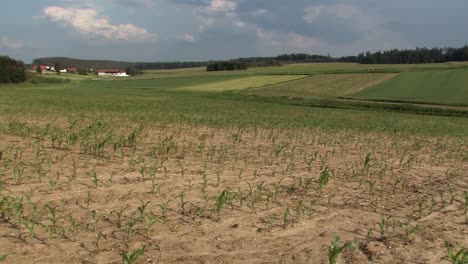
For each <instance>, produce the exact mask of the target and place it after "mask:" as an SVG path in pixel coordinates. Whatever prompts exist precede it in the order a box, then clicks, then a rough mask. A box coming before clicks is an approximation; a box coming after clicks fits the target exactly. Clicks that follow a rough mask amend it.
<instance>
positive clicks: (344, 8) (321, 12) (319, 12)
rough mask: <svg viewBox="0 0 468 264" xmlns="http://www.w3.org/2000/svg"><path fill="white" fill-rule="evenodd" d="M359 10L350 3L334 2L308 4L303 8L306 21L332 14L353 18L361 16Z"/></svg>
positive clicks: (313, 20)
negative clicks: (331, 3) (330, 3)
mask: <svg viewBox="0 0 468 264" xmlns="http://www.w3.org/2000/svg"><path fill="white" fill-rule="evenodd" d="M362 15H363V14H362V13H361V11H360V10H359V9H358V8H357V7H355V6H352V5H346V4H335V5H318V6H308V7H306V8H305V16H304V20H305V21H306V22H308V23H314V22H316V21H317V20H319V19H320V18H321V17H322V16H333V17H336V18H341V19H347V20H350V19H354V18H357V17H358V16H362Z"/></svg>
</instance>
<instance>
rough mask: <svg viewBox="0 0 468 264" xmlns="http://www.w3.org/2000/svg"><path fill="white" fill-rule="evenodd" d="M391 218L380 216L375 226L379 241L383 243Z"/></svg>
mask: <svg viewBox="0 0 468 264" xmlns="http://www.w3.org/2000/svg"><path fill="white" fill-rule="evenodd" d="M391 218H392V216H387V217H385V216H384V215H381V219H380V222H379V223H378V224H377V225H378V226H379V233H380V240H381V241H383V240H385V238H386V237H385V236H386V234H387V230H388V228H390V226H389V221H390V219H391Z"/></svg>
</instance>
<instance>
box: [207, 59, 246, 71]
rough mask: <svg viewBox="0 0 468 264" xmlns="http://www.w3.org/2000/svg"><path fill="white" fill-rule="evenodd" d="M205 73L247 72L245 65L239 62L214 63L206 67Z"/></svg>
mask: <svg viewBox="0 0 468 264" xmlns="http://www.w3.org/2000/svg"><path fill="white" fill-rule="evenodd" d="M206 70H207V71H238V70H247V63H245V62H239V61H224V62H214V63H211V64H208V65H207V66H206Z"/></svg>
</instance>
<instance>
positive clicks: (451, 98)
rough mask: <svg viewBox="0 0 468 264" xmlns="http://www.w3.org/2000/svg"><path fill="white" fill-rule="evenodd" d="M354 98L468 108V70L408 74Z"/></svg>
mask: <svg viewBox="0 0 468 264" xmlns="http://www.w3.org/2000/svg"><path fill="white" fill-rule="evenodd" d="M351 97H352V98H359V99H367V100H385V101H405V102H418V103H433V104H454V105H464V106H468V69H456V70H428V71H414V72H404V73H401V74H400V75H399V76H398V77H397V78H393V79H391V80H389V81H387V82H384V83H381V84H378V85H376V86H374V87H371V88H369V89H366V90H363V91H360V92H358V93H356V94H353V95H351Z"/></svg>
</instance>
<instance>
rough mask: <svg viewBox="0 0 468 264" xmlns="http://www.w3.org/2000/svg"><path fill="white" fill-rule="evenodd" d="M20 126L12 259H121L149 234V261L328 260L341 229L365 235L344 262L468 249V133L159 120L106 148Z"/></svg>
mask: <svg viewBox="0 0 468 264" xmlns="http://www.w3.org/2000/svg"><path fill="white" fill-rule="evenodd" d="M37 125H38V126H39V127H41V128H44V124H42V123H39V124H37ZM62 126H63V128H64V129H65V125H62ZM81 127H83V124H82V126H81ZM135 127H136V125H135V126H132V125H130V126H128V125H125V126H117V125H116V127H115V130H114V133H115V134H116V135H129V134H130V132H131V131H132V129H134V128H135ZM77 129H78V128H77ZM18 131H19V130H16V131H6V132H5V133H4V134H0V151H1V152H2V157H1V158H0V177H1V178H0V179H1V182H3V184H4V187H5V189H4V190H2V191H1V193H0V194H1V196H0V197H2V198H3V200H4V201H5V202H4V203H3V204H2V206H1V208H2V209H3V213H2V217H1V221H0V255H3V254H9V255H8V256H7V258H6V261H5V262H6V263H12V262H14V263H121V262H122V258H121V256H120V252H127V250H129V249H130V250H131V251H132V252H134V251H135V250H137V249H138V248H140V247H142V246H144V245H145V246H146V247H145V251H144V254H143V255H142V256H139V257H138V259H137V263H328V251H327V250H328V247H329V246H330V245H331V242H332V240H333V238H334V237H335V236H339V237H340V240H341V241H342V242H341V245H342V244H343V243H344V242H351V241H355V242H356V246H355V248H354V249H349V250H346V251H345V252H344V253H343V254H342V255H340V257H339V259H340V263H450V262H449V261H448V258H447V251H446V247H445V243H446V241H449V242H450V243H452V244H453V245H455V244H456V243H459V245H460V247H465V248H466V247H467V246H468V239H467V236H466V234H468V228H467V227H468V225H467V223H466V215H465V213H464V206H465V200H464V194H463V191H464V190H467V189H468V188H467V186H468V177H467V176H468V174H467V169H466V153H467V150H468V149H467V145H466V143H465V142H464V140H463V139H456V138H432V137H416V136H410V135H398V134H394V135H387V134H379V133H365V132H356V131H323V130H318V129H278V128H272V129H269V128H255V129H254V128H213V127H204V126H195V125H187V124H170V125H167V124H152V125H147V126H146V127H145V128H144V130H143V132H142V134H141V135H139V136H138V140H137V144H136V146H134V147H122V148H121V149H122V151H123V156H122V153H121V152H120V148H117V150H115V151H114V147H113V146H112V144H109V145H107V146H106V147H105V149H104V152H103V153H101V154H102V156H99V155H93V154H85V153H83V152H84V151H83V148H82V147H80V141H79V140H78V142H76V143H75V144H70V145H66V144H63V145H61V146H57V143H54V144H52V140H51V139H52V136H51V133H49V132H48V133H49V134H47V133H46V134H47V135H46V136H44V137H41V136H38V134H37V133H33V132H30V133H24V134H21V135H20V133H19V132H18ZM102 133H104V132H102ZM366 157H367V160H368V162H367V163H366ZM306 160H307V161H308V162H309V163H310V167H309V165H308V164H307V162H306ZM365 164H367V166H366V165H365ZM74 168H75V169H74ZM327 172H328V173H329V181H328V183H327V184H325V185H324V186H323V189H322V190H321V191H320V188H319V187H318V186H319V183H318V182H319V179H320V176H321V175H325V174H326V173H327ZM217 175H219V182H218V177H217ZM93 177H95V178H94V181H93ZM96 179H97V180H96ZM224 190H226V191H227V197H226V198H225V200H224V203H223V204H222V207H221V208H218V209H219V210H216V202H217V200H219V199H221V200H222V196H221V194H222V192H223V191H224ZM442 194H443V195H442ZM88 195H89V198H90V199H89V200H88V201H87V196H88ZM6 197H9V198H8V199H10V200H9V203H10V204H15V203H17V204H18V203H21V204H23V207H22V210H21V211H20V212H19V213H17V214H15V211H14V209H11V208H13V207H14V206H9V205H7V202H6V199H7V198H6ZM12 197H14V199H13V198H12ZM20 197H22V200H20ZM27 197H29V199H30V200H31V202H28V198H27ZM181 197H183V199H181ZM220 197H221V198H220ZM12 199H13V200H12ZM418 202H419V205H420V207H418ZM181 204H183V206H181ZM46 205H47V206H46ZM142 205H146V208H145V209H144V210H143V212H142V208H143V207H142ZM34 207H36V209H34ZM138 207H140V210H138ZM182 207H183V208H182ZM7 208H10V209H7ZM51 208H52V209H51ZM54 208H55V209H54ZM420 209H421V210H420ZM53 210H55V211H56V222H55V223H54V217H53V214H52V211H53ZM119 211H122V213H121V215H122V216H121V220H120V221H119V217H118V213H117V212H119ZM93 214H94V217H93ZM70 216H71V217H72V218H73V219H74V220H75V221H76V223H77V230H78V231H77V233H76V235H73V231H72V228H71V226H72V223H71V221H70ZM140 216H142V217H140ZM151 216H152V217H153V218H154V220H155V224H154V225H152V226H151V228H150V230H149V231H148V230H147V226H146V223H148V221H149V219H150V218H151ZM382 218H383V219H387V220H388V223H387V227H385V228H384V232H383V233H381V232H380V228H379V225H378V223H381V221H382ZM96 219H97V220H96ZM402 223H403V224H407V226H408V228H407V229H406V230H407V232H405V229H404V228H403V225H402ZM33 224H34V226H35V228H34V235H31V233H30V232H29V231H28V227H27V226H31V225H33ZM132 225H133V228H130V227H131V226H132ZM416 226H417V227H416ZM128 231H130V232H128ZM129 233H130V235H129ZM97 237H99V238H100V239H97ZM96 242H97V243H96Z"/></svg>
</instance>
